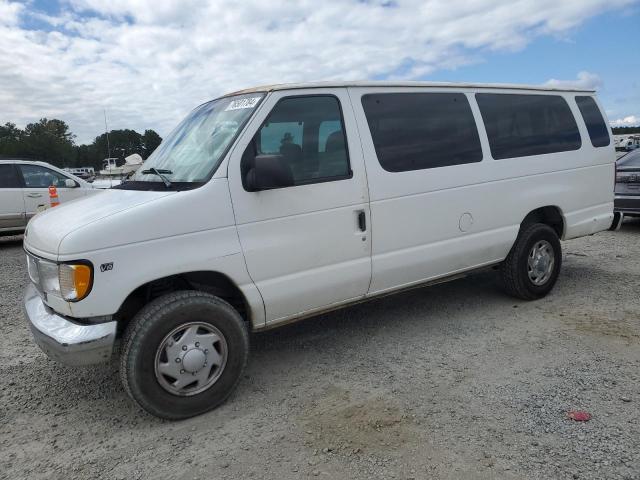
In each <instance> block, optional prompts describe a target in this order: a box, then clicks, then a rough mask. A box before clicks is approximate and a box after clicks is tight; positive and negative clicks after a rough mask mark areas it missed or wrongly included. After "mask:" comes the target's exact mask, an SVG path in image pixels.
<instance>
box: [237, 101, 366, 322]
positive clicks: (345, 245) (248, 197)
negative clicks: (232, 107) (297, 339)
mask: <svg viewBox="0 0 640 480" xmlns="http://www.w3.org/2000/svg"><path fill="white" fill-rule="evenodd" d="M298 93H299V92H298ZM304 94H305V95H306V94H308V95H320V94H331V95H335V96H336V97H337V98H338V99H339V101H340V103H341V105H342V111H343V115H344V119H345V127H346V135H347V143H348V147H349V159H350V163H351V169H352V171H353V177H352V178H350V179H345V180H338V181H332V182H323V183H315V184H311V185H300V186H296V187H290V188H280V189H275V190H266V191H262V192H247V191H245V189H244V188H243V186H242V179H241V178H240V158H241V156H242V153H243V152H244V150H245V148H246V146H247V145H248V144H249V142H250V141H251V139H252V138H253V136H254V134H255V133H256V132H257V130H258V129H259V127H260V125H262V122H263V121H264V120H265V118H266V116H267V114H268V113H269V112H270V111H271V109H272V108H273V106H274V105H275V104H276V103H277V102H278V100H280V99H281V98H283V97H286V96H288V95H291V93H290V92H289V93H287V92H286V91H282V92H275V93H273V94H272V95H270V96H269V98H268V99H267V100H266V101H265V103H264V105H263V108H262V109H261V110H260V112H258V114H257V115H256V116H255V117H254V118H253V119H252V122H251V124H250V125H249V126H248V127H247V128H246V129H245V132H244V133H243V135H242V138H241V140H240V142H239V144H238V145H237V147H236V148H235V149H234V150H233V154H232V155H231V157H230V161H229V165H228V174H229V187H230V189H231V197H232V200H233V208H234V212H235V218H236V224H237V228H238V235H239V237H240V243H241V244H242V249H243V252H244V256H245V259H246V262H247V268H248V270H249V274H250V275H251V278H252V279H253V281H254V282H255V284H256V286H257V287H258V290H259V291H260V293H261V294H262V298H263V300H264V302H265V308H266V317H267V321H276V320H282V319H286V318H289V317H291V316H293V315H296V314H299V313H302V312H307V311H310V310H315V309H318V308H322V307H326V306H327V305H331V304H334V303H338V302H343V301H345V300H350V299H356V298H360V297H363V296H364V295H365V294H366V293H367V289H368V288H369V281H370V279H371V243H370V242H371V237H370V234H369V231H366V232H361V231H360V229H359V228H358V214H359V212H361V211H365V215H366V216H367V223H369V222H368V219H369V206H368V201H369V199H368V193H367V183H366V176H365V172H364V168H363V162H362V148H361V147H360V139H359V136H358V131H357V129H356V128H355V122H354V119H353V112H352V109H351V105H350V102H349V96H348V94H347V92H346V90H344V89H342V90H326V89H311V90H308V91H305V92H304Z"/></svg>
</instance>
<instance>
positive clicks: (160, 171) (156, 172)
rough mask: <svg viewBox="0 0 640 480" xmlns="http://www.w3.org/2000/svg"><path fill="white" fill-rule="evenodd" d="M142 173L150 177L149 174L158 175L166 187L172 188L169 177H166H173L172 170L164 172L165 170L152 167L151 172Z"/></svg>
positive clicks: (144, 171)
mask: <svg viewBox="0 0 640 480" xmlns="http://www.w3.org/2000/svg"><path fill="white" fill-rule="evenodd" d="M142 173H143V174H144V175H148V174H150V173H151V174H153V175H157V176H158V177H160V178H161V179H162V182H163V183H164V186H165V187H167V188H170V187H171V182H170V181H169V179H168V178H167V177H165V174H166V175H171V174H172V173H173V172H172V171H171V170H163V169H157V168H155V167H151V168H150V169H149V170H143V171H142Z"/></svg>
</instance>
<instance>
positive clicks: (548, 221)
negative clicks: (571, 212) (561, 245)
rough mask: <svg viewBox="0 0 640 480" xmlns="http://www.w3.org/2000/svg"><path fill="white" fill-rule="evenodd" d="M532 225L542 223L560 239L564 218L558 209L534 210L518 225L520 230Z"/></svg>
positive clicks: (549, 207) (550, 207) (551, 207)
mask: <svg viewBox="0 0 640 480" xmlns="http://www.w3.org/2000/svg"><path fill="white" fill-rule="evenodd" d="M532 223H544V224H545V225H549V226H550V227H551V228H553V229H554V230H555V231H556V233H557V234H558V238H562V236H563V234H564V218H563V217H562V212H561V211H560V209H559V208H558V207H554V206H547V207H540V208H536V209H535V210H533V211H531V212H529V213H528V214H527V216H526V217H524V220H523V221H522V223H520V230H522V229H523V227H525V226H527V225H531V224H532Z"/></svg>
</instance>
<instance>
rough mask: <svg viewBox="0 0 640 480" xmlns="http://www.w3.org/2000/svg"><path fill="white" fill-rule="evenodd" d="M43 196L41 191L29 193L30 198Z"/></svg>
mask: <svg viewBox="0 0 640 480" xmlns="http://www.w3.org/2000/svg"><path fill="white" fill-rule="evenodd" d="M41 196H42V194H41V193H27V197H29V198H40V197H41Z"/></svg>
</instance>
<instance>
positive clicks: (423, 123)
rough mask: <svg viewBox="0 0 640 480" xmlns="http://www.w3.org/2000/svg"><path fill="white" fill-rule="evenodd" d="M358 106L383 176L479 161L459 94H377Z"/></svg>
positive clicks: (467, 113) (472, 126)
mask: <svg viewBox="0 0 640 480" xmlns="http://www.w3.org/2000/svg"><path fill="white" fill-rule="evenodd" d="M362 106H363V108H364V113H365V115H366V117H367V123H368V124H369V129H370V131H371V138H372V139H373V145H374V147H375V149H376V154H377V156H378V161H379V162H380V165H381V166H382V168H384V169H385V170H387V171H388V172H406V171H409V170H422V169H426V168H437V167H447V166H450V165H461V164H465V163H473V162H479V161H481V160H482V148H481V146H480V138H479V136H478V130H477V128H476V123H475V120H474V118H473V114H472V113H471V107H470V106H469V101H468V100H467V97H466V96H465V95H464V94H462V93H376V94H369V95H364V96H363V97H362Z"/></svg>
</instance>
